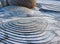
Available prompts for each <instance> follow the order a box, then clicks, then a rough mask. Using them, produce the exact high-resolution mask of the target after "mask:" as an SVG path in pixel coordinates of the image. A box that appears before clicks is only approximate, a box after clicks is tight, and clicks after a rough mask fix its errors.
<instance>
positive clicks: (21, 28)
mask: <svg viewBox="0 0 60 44" xmlns="http://www.w3.org/2000/svg"><path fill="white" fill-rule="evenodd" d="M46 26H47V23H46V22H44V20H42V19H40V20H39V19H37V18H34V19H32V18H31V19H29V18H28V19H25V18H24V19H23V18H21V19H17V20H13V21H9V22H5V23H1V24H0V32H1V33H0V34H1V35H4V36H3V37H0V38H1V40H2V41H3V42H4V43H7V42H10V43H15V42H18V43H20V44H21V43H44V42H49V41H51V40H52V39H53V38H54V37H55V35H54V34H53V33H51V32H49V31H45V29H46ZM2 38H3V39H2Z"/></svg>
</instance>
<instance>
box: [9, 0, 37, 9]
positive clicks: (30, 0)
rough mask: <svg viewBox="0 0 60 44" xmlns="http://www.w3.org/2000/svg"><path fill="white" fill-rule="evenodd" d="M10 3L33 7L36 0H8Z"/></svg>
mask: <svg viewBox="0 0 60 44" xmlns="http://www.w3.org/2000/svg"><path fill="white" fill-rule="evenodd" d="M8 2H9V4H10V5H17V6H24V7H27V8H34V7H35V6H36V0H8Z"/></svg>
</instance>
